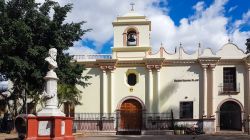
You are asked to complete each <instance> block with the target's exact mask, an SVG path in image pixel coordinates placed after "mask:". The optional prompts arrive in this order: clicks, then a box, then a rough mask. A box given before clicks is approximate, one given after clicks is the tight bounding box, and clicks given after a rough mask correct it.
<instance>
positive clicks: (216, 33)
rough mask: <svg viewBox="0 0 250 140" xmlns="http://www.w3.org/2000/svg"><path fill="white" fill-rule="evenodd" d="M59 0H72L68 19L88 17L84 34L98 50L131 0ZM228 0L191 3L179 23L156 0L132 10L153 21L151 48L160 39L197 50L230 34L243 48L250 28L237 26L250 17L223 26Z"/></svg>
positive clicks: (66, 0)
mask: <svg viewBox="0 0 250 140" xmlns="http://www.w3.org/2000/svg"><path fill="white" fill-rule="evenodd" d="M39 1H42V0H39ZM58 2H59V3H60V4H62V5H64V4H66V3H73V4H74V5H73V7H74V8H73V10H72V12H71V13H69V14H68V18H67V20H68V21H70V22H71V21H74V22H77V21H82V20H85V21H87V23H86V24H85V25H84V26H83V27H84V28H92V29H93V31H91V32H89V33H87V34H86V35H85V36H84V38H87V39H89V40H93V41H94V45H95V46H96V48H95V51H97V52H98V51H100V50H101V48H102V45H103V44H104V43H105V42H107V41H108V40H110V39H111V38H112V36H113V27H112V21H113V20H115V18H116V16H118V15H123V14H125V13H126V12H128V11H129V9H130V5H129V2H130V1H127V0H91V1H90V0H75V1H72V0H58ZM227 2H228V0H215V1H214V3H213V4H211V5H210V6H208V7H207V8H205V3H204V2H197V3H196V4H195V5H194V6H193V9H194V10H195V14H194V15H192V16H190V17H186V18H183V19H181V20H180V25H179V26H177V25H175V23H174V21H173V19H171V17H170V16H169V15H168V13H167V12H168V10H169V9H167V8H159V7H158V6H157V5H159V3H160V1H158V0H137V1H135V3H136V5H135V10H136V11H137V12H138V13H141V14H144V15H146V16H148V18H149V19H150V20H151V21H152V33H151V44H152V46H153V50H157V49H159V47H160V44H161V42H162V43H163V45H164V46H165V47H166V49H167V50H170V51H171V50H172V51H173V50H174V48H175V46H178V45H179V43H180V42H181V43H182V44H183V47H184V49H188V51H194V50H196V49H197V47H198V43H199V42H200V43H201V44H202V46H203V47H210V48H213V49H214V50H218V49H219V48H220V47H221V46H222V45H223V44H225V43H227V40H228V38H229V37H230V38H231V40H233V41H234V42H235V43H236V44H237V45H238V46H239V47H240V48H241V49H245V45H244V43H245V39H246V38H247V37H249V34H250V32H249V31H248V32H241V31H240V30H239V29H238V28H239V27H240V26H242V25H243V23H244V22H246V21H249V17H250V16H249V15H250V12H249V13H245V15H243V17H242V19H241V20H238V21H237V22H238V23H237V22H236V23H235V24H234V25H235V26H234V27H233V30H232V31H230V32H229V31H228V30H227V28H226V26H227V25H228V24H229V22H230V19H229V18H227V17H225V15H224V12H225V9H224V6H225V4H226V3H227ZM166 4H167V3H165V5H166ZM173 10H176V9H173ZM236 25H237V26H236ZM85 48H86V47H85ZM90 51H93V50H90Z"/></svg>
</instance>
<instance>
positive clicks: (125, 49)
mask: <svg viewBox="0 0 250 140" xmlns="http://www.w3.org/2000/svg"><path fill="white" fill-rule="evenodd" d="M150 48H151V47H138V46H133V47H127V46H125V47H116V48H112V51H113V52H146V51H149V50H150Z"/></svg>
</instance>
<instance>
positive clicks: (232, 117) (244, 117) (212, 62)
mask: <svg viewBox="0 0 250 140" xmlns="http://www.w3.org/2000/svg"><path fill="white" fill-rule="evenodd" d="M112 24H113V28H114V44H113V48H112V54H111V55H101V54H92V55H88V54H83V55H76V56H74V59H75V60H76V61H77V62H78V63H79V64H82V65H84V66H85V67H86V70H84V71H83V75H89V76H91V77H92V78H91V79H90V80H89V81H88V82H89V83H91V85H89V86H87V87H85V88H82V87H79V89H80V90H82V91H83V95H82V101H81V102H82V103H83V104H82V105H80V106H76V107H75V113H76V114H77V113H100V114H106V113H117V112H118V113H120V119H121V120H119V123H121V124H118V123H117V122H116V123H115V124H114V127H116V128H117V127H120V128H126V125H130V124H131V123H133V122H138V121H140V122H139V124H135V125H134V126H133V127H138V126H145V125H149V123H148V121H147V118H146V121H145V117H144V118H143V119H141V118H142V117H143V116H142V114H143V113H155V114H164V113H170V112H171V110H172V111H173V117H174V119H175V121H176V122H177V123H179V124H183V125H190V124H193V123H197V122H199V121H202V122H203V129H204V131H205V132H206V133H215V132H220V131H222V130H234V131H238V132H242V133H243V132H246V131H248V119H249V115H250V86H249V85H250V57H249V56H248V55H247V54H245V53H244V52H243V51H242V50H240V49H239V48H238V47H237V46H236V45H235V44H233V43H230V42H229V43H227V44H225V45H224V46H222V47H221V49H220V50H219V51H217V52H216V53H213V52H212V51H211V49H201V48H200V47H197V51H196V52H195V53H193V54H188V53H186V52H185V50H184V49H183V48H182V47H181V46H180V47H179V48H178V49H177V50H176V52H175V53H173V54H170V53H168V52H166V51H165V49H164V48H163V47H161V48H160V49H159V51H158V52H157V53H152V52H151V45H150V31H151V22H150V21H149V20H148V19H147V18H146V17H145V16H141V15H139V14H137V13H135V12H134V11H130V12H129V13H127V14H126V15H124V16H119V17H117V19H116V20H115V21H114V22H113V23H112ZM122 112H125V113H124V114H125V115H124V114H123V113H122ZM126 113H137V117H135V116H134V118H135V119H131V115H128V114H126ZM122 115H124V116H122ZM138 116H139V117H138ZM75 117H80V116H75ZM161 117H162V116H161V115H159V116H158V119H161ZM138 118H139V119H138ZM151 119H152V117H151Z"/></svg>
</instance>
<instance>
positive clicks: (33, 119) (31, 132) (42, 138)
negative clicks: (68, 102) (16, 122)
mask: <svg viewBox="0 0 250 140" xmlns="http://www.w3.org/2000/svg"><path fill="white" fill-rule="evenodd" d="M72 128H73V118H71V117H62V116H47V117H40V116H38V117H37V116H29V117H28V118H27V130H28V131H27V135H26V140H52V139H53V140H75V137H74V136H73V135H72Z"/></svg>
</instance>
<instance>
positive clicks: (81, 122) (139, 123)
mask: <svg viewBox="0 0 250 140" xmlns="http://www.w3.org/2000/svg"><path fill="white" fill-rule="evenodd" d="M74 116H75V118H74V129H76V130H84V131H117V132H119V131H141V130H169V129H170V128H173V126H171V125H172V124H173V123H172V122H171V120H173V119H172V118H171V113H143V112H139V113H138V112H136V113H130V112H119V111H118V112H117V113H75V114H74Z"/></svg>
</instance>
